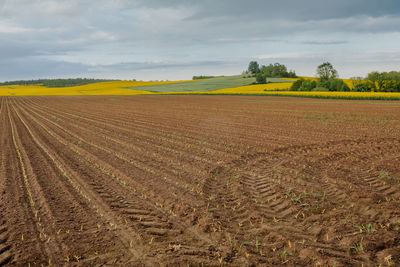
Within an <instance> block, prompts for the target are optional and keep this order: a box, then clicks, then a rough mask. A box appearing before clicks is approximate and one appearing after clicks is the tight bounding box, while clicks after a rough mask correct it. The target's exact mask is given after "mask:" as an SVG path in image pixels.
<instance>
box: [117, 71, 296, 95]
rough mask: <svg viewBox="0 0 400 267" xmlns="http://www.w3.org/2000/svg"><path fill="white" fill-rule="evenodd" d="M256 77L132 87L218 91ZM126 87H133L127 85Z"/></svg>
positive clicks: (173, 90) (275, 79)
mask: <svg viewBox="0 0 400 267" xmlns="http://www.w3.org/2000/svg"><path fill="white" fill-rule="evenodd" d="M255 81H256V80H255V78H254V77H249V76H243V75H236V76H225V77H217V78H210V79H203V80H194V81H192V82H190V83H174V84H161V85H153V86H140V87H139V86H137V87H133V88H132V89H135V90H144V91H149V92H153V93H167V92H171V93H173V92H208V91H216V90H220V89H226V88H236V87H241V86H248V85H251V84H253V83H255ZM268 82H270V83H287V82H292V81H288V80H284V79H279V78H268ZM125 89H131V88H130V87H125Z"/></svg>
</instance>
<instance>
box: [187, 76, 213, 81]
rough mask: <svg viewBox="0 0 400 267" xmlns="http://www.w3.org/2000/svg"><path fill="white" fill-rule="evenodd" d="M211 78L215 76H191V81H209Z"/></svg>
mask: <svg viewBox="0 0 400 267" xmlns="http://www.w3.org/2000/svg"><path fill="white" fill-rule="evenodd" d="M211 78H215V76H206V75H199V76H193V78H192V80H201V79H211Z"/></svg>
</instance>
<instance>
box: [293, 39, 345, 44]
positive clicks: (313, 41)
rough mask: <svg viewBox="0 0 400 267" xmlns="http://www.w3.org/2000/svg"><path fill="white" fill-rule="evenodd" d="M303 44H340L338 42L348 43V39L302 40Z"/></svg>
mask: <svg viewBox="0 0 400 267" xmlns="http://www.w3.org/2000/svg"><path fill="white" fill-rule="evenodd" d="M300 43H301V44H309V45H338V44H347V43H348V41H344V40H307V41H302V42H300Z"/></svg>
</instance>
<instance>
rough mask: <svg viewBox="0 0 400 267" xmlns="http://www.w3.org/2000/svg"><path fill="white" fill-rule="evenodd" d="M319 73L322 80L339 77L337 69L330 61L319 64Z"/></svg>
mask: <svg viewBox="0 0 400 267" xmlns="http://www.w3.org/2000/svg"><path fill="white" fill-rule="evenodd" d="M317 75H318V76H319V78H320V79H321V80H329V79H336V78H337V77H338V73H337V71H336V70H335V69H334V68H333V66H332V64H331V63H329V62H324V63H322V64H321V65H319V66H318V68H317Z"/></svg>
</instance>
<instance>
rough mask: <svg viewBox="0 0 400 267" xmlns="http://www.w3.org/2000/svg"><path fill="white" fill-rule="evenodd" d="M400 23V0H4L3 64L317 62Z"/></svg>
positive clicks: (341, 55)
mask: <svg viewBox="0 0 400 267" xmlns="http://www.w3.org/2000/svg"><path fill="white" fill-rule="evenodd" d="M398 25H400V1H398V0H382V1H379V2H378V1H376V0H353V1H344V0H337V1H321V0H304V1H292V0H281V1H271V0H264V1H263V0H248V1H239V0H219V1H211V0H202V1H194V0H169V1H165V0H98V1H95V2H94V1H90V0H0V56H1V57H2V59H3V60H2V61H0V69H4V70H5V69H7V68H8V69H7V71H6V73H8V75H10V77H11V76H24V77H27V78H34V76H35V77H36V76H37V75H39V74H40V73H41V74H42V75H40V76H42V77H45V76H46V75H47V73H48V72H49V73H53V72H51V71H52V70H51V68H50V67H49V66H55V69H62V70H63V71H65V73H64V74H65V75H69V74H70V75H74V74H75V73H76V71H74V70H73V66H75V67H76V70H77V71H78V72H79V71H81V72H82V73H83V72H84V73H86V74H87V73H89V74H90V75H96V73H97V74H99V75H100V73H101V75H106V74H107V72H109V73H114V70H117V69H119V70H120V71H121V72H123V71H125V70H127V69H129V68H132V70H133V71H138V70H139V68H142V69H143V70H146V71H150V70H152V69H153V70H156V69H160V68H161V65H162V64H161V63H157V64H158V65H157V64H153V63H154V62H167V63H166V64H164V65H163V66H162V68H161V69H171V70H174V71H175V72H176V74H175V75H173V77H171V79H173V78H174V77H177V78H181V76H180V75H181V74H182V73H186V70H188V69H191V70H192V71H193V72H196V70H199V71H200V70H202V71H204V69H202V68H204V67H205V66H206V65H207V66H208V67H210V68H211V65H212V64H215V66H216V67H215V68H214V70H216V71H217V70H218V66H219V68H220V71H221V72H223V71H224V69H223V67H224V68H226V66H227V65H223V64H222V65H221V64H219V63H218V62H236V63H237V64H238V66H237V67H236V71H237V72H240V71H241V70H242V69H243V68H244V67H243V66H241V65H239V64H242V62H243V64H244V65H246V63H245V62H246V61H248V60H250V59H251V58H259V59H260V60H286V61H287V62H289V63H291V62H293V64H295V62H294V60H299V59H301V60H308V62H310V64H311V62H312V64H314V61H315V60H316V59H317V58H318V59H319V58H324V57H329V56H330V55H332V54H335V53H336V54H337V55H338V59H341V60H342V61H344V60H346V57H348V56H349V55H350V56H351V55H352V54H353V53H354V50H356V51H364V52H365V51H370V50H373V48H374V47H383V49H394V48H395V46H396V45H395V44H396V42H397V43H398V41H400V36H398V35H399V33H400V28H399V27H398ZM389 35H391V36H392V37H391V38H389V37H387V36H389ZM371 36H372V37H371ZM389 40H391V41H389ZM368 55H369V54H368V53H365V54H364V56H368ZM381 57H382V60H383V58H384V57H386V55H381ZM378 58H379V57H378ZM290 60H292V61H290ZM22 61H23V62H25V67H24V66H21V65H19V64H20V62H22ZM134 62H136V63H134ZM149 62H150V63H149ZM151 62H153V63H151ZM196 62H197V63H198V64H196ZM201 62H208V63H207V64H202V63H201ZM139 63H140V64H139ZM35 64H36V65H37V66H38V67H35ZM63 64H65V65H63ZM189 64H195V65H194V67H193V68H192V67H190V66H189ZM8 66H9V67H8ZM61 66H68V67H65V68H62V67H61ZM93 66H97V67H93ZM100 66H101V67H100ZM107 66H113V67H112V68H111V67H107ZM156 66H157V67H156ZM229 66H230V70H233V67H232V65H229ZM196 67H197V69H196ZM13 68H14V69H13ZM29 68H34V70H29ZM40 68H41V69H40ZM96 71H97V72H96ZM300 71H301V70H300ZM12 72H13V73H15V75H12ZM171 73H172V72H171ZM4 75H5V74H4ZM4 75H3V76H2V77H4ZM32 75H33V76H32ZM60 75H62V73H60ZM146 75H147V74H146ZM157 75H158V73H157V72H154V76H155V77H156V76H157ZM182 75H183V74H182ZM185 75H187V74H185ZM189 77H190V76H189ZM5 78H6V77H5ZM186 78H187V77H186Z"/></svg>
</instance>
